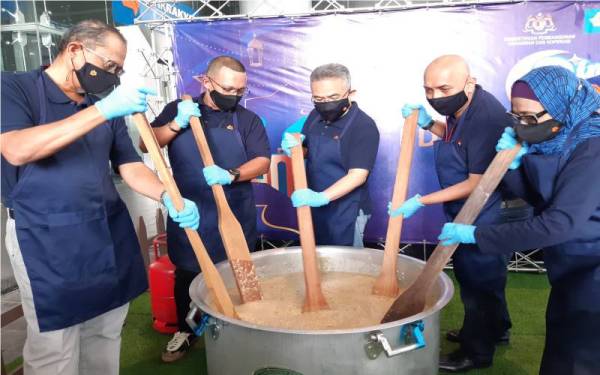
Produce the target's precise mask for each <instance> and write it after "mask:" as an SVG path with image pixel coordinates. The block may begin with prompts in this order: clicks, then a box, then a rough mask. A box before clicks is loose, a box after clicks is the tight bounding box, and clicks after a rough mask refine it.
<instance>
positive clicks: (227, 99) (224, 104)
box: [210, 90, 242, 111]
mask: <svg viewBox="0 0 600 375" xmlns="http://www.w3.org/2000/svg"><path fill="white" fill-rule="evenodd" d="M210 98H211V99H212V101H213V102H214V103H215V104H216V106H217V107H219V109H220V110H221V111H233V110H234V109H235V107H237V105H238V103H239V102H240V100H242V97H241V96H238V95H224V94H221V93H220V92H218V91H217V90H212V91H211V92H210Z"/></svg>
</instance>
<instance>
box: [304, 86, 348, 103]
mask: <svg viewBox="0 0 600 375" xmlns="http://www.w3.org/2000/svg"><path fill="white" fill-rule="evenodd" d="M350 91H352V90H351V89H348V91H346V92H345V93H343V94H342V95H340V94H333V95H329V96H313V97H312V98H311V100H312V101H313V103H327V102H333V101H336V100H340V99H344V98H347V97H348V95H350Z"/></svg>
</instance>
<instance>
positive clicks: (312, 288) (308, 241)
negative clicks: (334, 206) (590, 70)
mask: <svg viewBox="0 0 600 375" xmlns="http://www.w3.org/2000/svg"><path fill="white" fill-rule="evenodd" d="M294 137H296V140H297V141H298V143H299V144H298V145H297V146H295V147H292V175H293V176H294V190H300V189H306V188H307V187H308V183H307V182H306V170H305V167H304V153H303V151H302V139H301V138H300V134H299V133H295V134H294ZM296 213H297V215H298V226H299V227H300V245H301V246H302V262H303V265H304V285H305V289H306V296H305V299H304V307H303V308H302V311H303V312H310V311H318V310H323V309H328V308H329V306H328V305H327V301H326V300H325V296H323V292H322V291H321V276H320V273H319V266H318V265H317V250H316V245H315V232H314V228H313V222H312V216H311V213H310V207H309V206H302V207H298V208H296Z"/></svg>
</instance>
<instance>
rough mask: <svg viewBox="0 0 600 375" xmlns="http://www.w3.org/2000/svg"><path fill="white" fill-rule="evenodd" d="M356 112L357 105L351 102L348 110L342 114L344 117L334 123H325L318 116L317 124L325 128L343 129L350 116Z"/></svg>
mask: <svg viewBox="0 0 600 375" xmlns="http://www.w3.org/2000/svg"><path fill="white" fill-rule="evenodd" d="M356 111H358V103H356V102H352V105H351V106H350V109H348V110H347V111H346V113H344V115H343V116H342V117H340V118H339V119H337V120H335V121H334V122H330V123H327V122H325V120H323V119H322V118H321V116H320V115H319V122H321V123H322V124H323V125H325V126H332V127H334V128H338V129H343V128H344V127H345V126H346V124H347V122H348V119H349V118H350V114H351V113H353V112H356Z"/></svg>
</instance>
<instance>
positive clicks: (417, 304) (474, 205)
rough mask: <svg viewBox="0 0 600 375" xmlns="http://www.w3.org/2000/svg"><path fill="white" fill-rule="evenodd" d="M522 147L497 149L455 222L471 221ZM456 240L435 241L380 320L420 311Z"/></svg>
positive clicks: (387, 320) (473, 220)
mask: <svg viewBox="0 0 600 375" xmlns="http://www.w3.org/2000/svg"><path fill="white" fill-rule="evenodd" d="M520 149H521V145H517V146H516V147H514V148H512V149H510V150H504V151H500V152H498V153H497V154H496V156H495V157H494V160H492V163H491V164H490V165H489V166H488V168H487V170H486V171H485V173H484V174H483V176H482V177H481V180H480V181H479V183H478V184H477V186H476V187H475V190H473V192H472V193H471V195H470V196H469V198H468V199H467V201H466V202H465V204H464V206H463V207H462V209H461V210H460V212H459V213H458V215H457V216H456V218H455V219H454V222H455V223H460V224H473V222H475V219H476V218H477V216H479V213H480V212H481V210H482V209H483V206H484V205H485V203H486V202H487V200H488V198H489V197H490V195H491V194H492V193H493V192H494V190H496V187H497V186H498V184H499V183H500V181H501V180H502V177H504V175H505V174H506V171H507V170H508V166H509V165H510V163H512V161H513V160H514V158H515V156H516V155H517V153H518V152H519V150H520ZM457 247H458V244H454V245H450V246H444V245H442V244H441V243H440V244H438V245H437V246H436V248H435V250H434V251H433V254H432V255H431V257H430V258H429V260H428V261H427V264H425V267H424V268H423V271H421V273H420V274H419V276H418V277H417V279H416V280H415V281H414V282H413V283H412V284H411V286H410V287H409V288H408V289H407V290H406V291H405V292H404V293H402V294H401V295H400V296H399V297H398V298H397V299H396V300H395V301H394V303H393V304H392V306H391V307H390V309H389V310H388V311H387V313H386V314H385V316H384V317H383V319H382V320H381V323H388V322H393V321H396V320H399V319H404V318H407V317H409V316H411V315H415V314H418V313H420V312H421V311H423V310H424V309H425V303H426V301H427V295H428V293H429V291H430V289H431V287H432V286H433V284H434V282H435V281H436V280H437V277H438V275H439V274H440V272H442V270H443V269H444V266H445V265H446V263H448V260H449V259H450V257H451V256H452V254H454V252H455V251H456V248H457Z"/></svg>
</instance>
